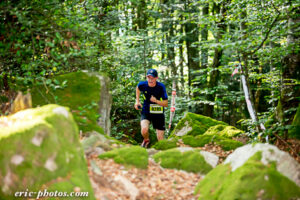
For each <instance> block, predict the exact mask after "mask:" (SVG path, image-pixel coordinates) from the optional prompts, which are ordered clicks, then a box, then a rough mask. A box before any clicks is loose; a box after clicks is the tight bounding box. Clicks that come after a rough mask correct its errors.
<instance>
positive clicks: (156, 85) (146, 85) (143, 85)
mask: <svg viewBox="0 0 300 200" xmlns="http://www.w3.org/2000/svg"><path fill="white" fill-rule="evenodd" d="M157 79H158V75H157V71H156V70H155V69H149V70H148V71H147V81H141V82H140V83H139V84H138V86H137V87H136V102H135V105H134V107H135V109H137V110H138V109H139V108H141V107H142V105H141V103H140V94H141V92H142V93H143V96H144V105H143V109H142V113H141V133H142V136H143V138H144V140H143V143H142V145H141V146H142V147H145V148H147V147H148V145H149V143H150V140H149V125H150V123H151V122H152V125H153V128H154V129H156V136H157V140H162V139H164V132H165V129H166V128H165V115H164V108H163V107H168V95H167V92H166V87H165V85H164V84H163V83H160V82H158V81H157Z"/></svg>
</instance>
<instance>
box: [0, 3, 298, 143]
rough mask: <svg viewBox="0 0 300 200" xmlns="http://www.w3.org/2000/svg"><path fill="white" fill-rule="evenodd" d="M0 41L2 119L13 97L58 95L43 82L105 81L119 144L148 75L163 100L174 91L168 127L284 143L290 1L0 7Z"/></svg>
mask: <svg viewBox="0 0 300 200" xmlns="http://www.w3.org/2000/svg"><path fill="white" fill-rule="evenodd" d="M0 34H1V36H0V41H1V43H0V45H1V57H0V58H1V64H0V70H1V71H0V77H1V82H0V85H1V102H2V103H1V104H2V115H5V103H6V102H9V101H11V98H12V97H14V93H13V91H18V90H23V91H26V90H27V89H28V88H32V87H33V86H35V85H46V86H47V87H52V88H54V89H55V88H59V87H61V86H62V84H63V82H60V83H59V82H55V81H52V79H51V77H53V76H55V75H57V74H64V73H67V72H73V71H79V70H91V71H99V72H101V73H104V74H107V75H108V76H109V78H110V80H111V89H112V95H113V106H112V111H111V117H112V123H113V126H112V127H113V129H112V131H113V135H115V136H116V137H118V138H121V137H123V135H126V134H127V135H129V136H130V134H129V133H128V132H130V131H137V130H132V129H133V127H134V126H135V125H132V123H136V120H138V116H137V112H135V110H134V109H133V104H134V101H135V99H134V98H135V95H134V92H135V87H136V85H137V84H138V82H139V81H141V80H144V79H145V73H146V71H147V69H149V68H155V69H158V71H159V81H160V82H163V83H164V84H165V85H166V86H167V90H168V92H169V96H170V97H171V90H172V82H173V81H174V82H175V84H176V90H177V98H176V114H175V118H174V120H173V123H175V124H176V122H177V121H178V119H180V118H181V117H182V115H183V113H184V112H185V111H189V112H193V113H199V114H203V115H205V116H210V117H213V118H215V119H218V120H222V121H225V122H227V123H229V124H231V125H233V126H238V127H240V128H242V129H243V130H245V131H247V133H248V134H249V136H251V138H253V139H254V140H263V139H264V138H266V136H269V138H270V139H269V140H270V141H273V140H274V139H276V137H275V136H274V134H276V135H278V136H280V137H282V138H283V139H287V138H288V137H289V135H288V130H289V129H290V128H291V123H292V120H293V117H294V115H295V113H296V110H297V107H298V104H299V91H300V90H299V77H300V76H299V70H300V68H299V2H297V1H281V0H275V1H255V0H253V1H252V0H251V1H248V0H247V1H230V0H224V1H209V0H201V1H175V0H172V1H171V0H170V1H166V0H165V1H152V0H151V1H144V0H142V1H106V0H105V1H97V0H87V1H82V0H81V1H79V0H78V1H76V0H73V1H56V0H53V1H41V2H40V1H21V0H19V1H2V2H1V32H0ZM239 65H241V68H240V70H239V71H238V74H236V75H234V76H233V75H232V73H233V72H234V70H235V69H236V68H238V66H239ZM241 74H243V75H244V76H245V81H246V84H247V87H248V90H249V94H250V96H249V98H250V100H251V103H252V106H253V109H254V112H255V117H254V118H253V119H251V117H250V115H249V112H248V109H247V105H246V101H245V97H244V92H243V86H242V82H241V76H240V75H241ZM167 113H169V112H167ZM125 116H126V117H125ZM167 119H169V118H168V117H167ZM173 123H172V124H173ZM260 123H262V124H264V125H265V127H266V130H261V128H260V127H259V126H257V125H258V124H260ZM258 136H262V137H261V138H258ZM298 137H299V135H298Z"/></svg>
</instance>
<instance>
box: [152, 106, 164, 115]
mask: <svg viewBox="0 0 300 200" xmlns="http://www.w3.org/2000/svg"><path fill="white" fill-rule="evenodd" d="M150 113H152V114H162V113H164V108H163V107H162V106H160V105H157V104H150Z"/></svg>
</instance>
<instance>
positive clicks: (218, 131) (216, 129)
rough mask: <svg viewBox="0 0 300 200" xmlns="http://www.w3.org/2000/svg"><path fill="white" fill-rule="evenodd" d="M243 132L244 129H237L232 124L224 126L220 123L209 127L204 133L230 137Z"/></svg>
mask: <svg viewBox="0 0 300 200" xmlns="http://www.w3.org/2000/svg"><path fill="white" fill-rule="evenodd" d="M242 133H244V131H242V130H240V129H237V128H236V127H234V126H225V125H222V124H219V125H216V126H212V127H210V128H209V129H208V130H207V131H206V132H205V133H204V135H219V136H222V137H227V138H232V137H235V136H238V135H240V134H242Z"/></svg>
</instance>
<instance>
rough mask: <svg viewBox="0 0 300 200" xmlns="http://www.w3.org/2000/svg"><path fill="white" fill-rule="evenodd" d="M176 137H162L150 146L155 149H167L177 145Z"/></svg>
mask: <svg viewBox="0 0 300 200" xmlns="http://www.w3.org/2000/svg"><path fill="white" fill-rule="evenodd" d="M177 142H178V139H176V138H170V139H164V140H160V141H158V142H157V143H155V144H154V145H153V146H152V148H154V149H156V150H167V149H172V148H175V147H177Z"/></svg>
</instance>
